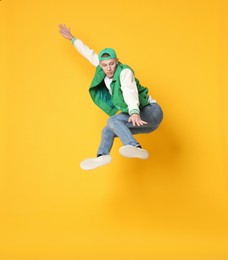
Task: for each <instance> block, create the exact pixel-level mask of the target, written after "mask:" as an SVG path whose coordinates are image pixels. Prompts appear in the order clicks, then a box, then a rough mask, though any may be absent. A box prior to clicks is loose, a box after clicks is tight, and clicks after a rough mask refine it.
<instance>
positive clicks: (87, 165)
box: [80, 155, 112, 170]
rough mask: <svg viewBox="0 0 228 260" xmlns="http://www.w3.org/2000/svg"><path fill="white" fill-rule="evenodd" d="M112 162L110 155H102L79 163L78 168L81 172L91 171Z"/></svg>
mask: <svg viewBox="0 0 228 260" xmlns="http://www.w3.org/2000/svg"><path fill="white" fill-rule="evenodd" d="M111 161H112V158H111V156H110V155H103V156H100V157H96V158H89V159H86V160H84V161H82V162H81V163H80V167H81V169H83V170H93V169H96V168H98V167H101V166H103V165H106V164H108V163H110V162H111Z"/></svg>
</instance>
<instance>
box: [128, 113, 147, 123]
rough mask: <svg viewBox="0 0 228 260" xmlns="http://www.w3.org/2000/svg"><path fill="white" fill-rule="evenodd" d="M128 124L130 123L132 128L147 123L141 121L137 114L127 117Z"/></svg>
mask: <svg viewBox="0 0 228 260" xmlns="http://www.w3.org/2000/svg"><path fill="white" fill-rule="evenodd" d="M128 122H129V123H132V124H133V126H136V125H137V126H141V125H146V124H147V122H145V121H143V120H142V119H141V118H140V115H138V114H133V115H131V116H130V117H129V119H128Z"/></svg>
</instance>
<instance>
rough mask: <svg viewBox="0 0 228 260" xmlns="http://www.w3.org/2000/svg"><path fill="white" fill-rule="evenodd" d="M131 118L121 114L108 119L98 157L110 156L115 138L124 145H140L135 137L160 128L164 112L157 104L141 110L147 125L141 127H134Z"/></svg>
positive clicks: (142, 117) (141, 115)
mask: <svg viewBox="0 0 228 260" xmlns="http://www.w3.org/2000/svg"><path fill="white" fill-rule="evenodd" d="M129 117H130V116H129V114H127V113H120V114H117V115H114V116H111V117H110V118H109V119H108V121H107V126H105V127H104V129H103V130H102V136H101V142H100V146H99V148H98V151H97V155H99V154H102V155H107V154H109V153H110V151H111V149H112V145H113V141H114V138H115V137H119V138H120V140H121V142H122V143H123V145H133V146H137V145H139V143H138V142H137V140H136V139H135V138H134V137H133V135H135V134H144V133H150V132H152V131H154V130H155V129H156V128H158V127H159V125H160V123H161V121H162V118H163V112H162V109H161V107H160V106H159V105H158V104H157V103H152V104H149V105H147V106H145V107H144V108H142V109H141V110H140V117H141V119H142V120H143V121H146V122H147V124H145V125H141V126H133V124H132V123H129V122H128V119H129Z"/></svg>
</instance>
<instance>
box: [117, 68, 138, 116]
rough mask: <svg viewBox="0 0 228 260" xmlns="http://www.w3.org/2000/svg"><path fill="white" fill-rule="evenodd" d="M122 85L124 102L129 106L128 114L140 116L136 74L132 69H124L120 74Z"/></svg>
mask: <svg viewBox="0 0 228 260" xmlns="http://www.w3.org/2000/svg"><path fill="white" fill-rule="evenodd" d="M120 84H121V89H122V91H123V97H124V101H125V103H126V104H127V106H128V113H129V114H130V115H132V114H139V113H140V110H139V94H138V88H137V85H136V81H135V76H134V73H133V72H132V71H131V70H130V69H128V68H127V69H124V70H122V71H121V73H120Z"/></svg>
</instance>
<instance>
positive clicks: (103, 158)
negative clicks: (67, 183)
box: [80, 126, 115, 170]
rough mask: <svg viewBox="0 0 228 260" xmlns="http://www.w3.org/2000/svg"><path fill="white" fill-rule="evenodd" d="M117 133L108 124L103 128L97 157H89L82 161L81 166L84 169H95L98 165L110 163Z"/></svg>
mask: <svg viewBox="0 0 228 260" xmlns="http://www.w3.org/2000/svg"><path fill="white" fill-rule="evenodd" d="M114 137H115V134H114V133H113V132H112V131H111V130H110V128H109V127H108V126H106V127H104V129H103V130H102V136H101V142H100V146H99V148H98V151H97V157H96V158H89V159H86V160H84V161H82V162H81V163H80V166H81V168H82V169H83V170H93V169H95V168H97V167H100V166H103V165H105V164H108V163H110V162H111V161H112V158H111V156H110V155H109V153H110V151H111V148H112V145H113V141H114Z"/></svg>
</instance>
